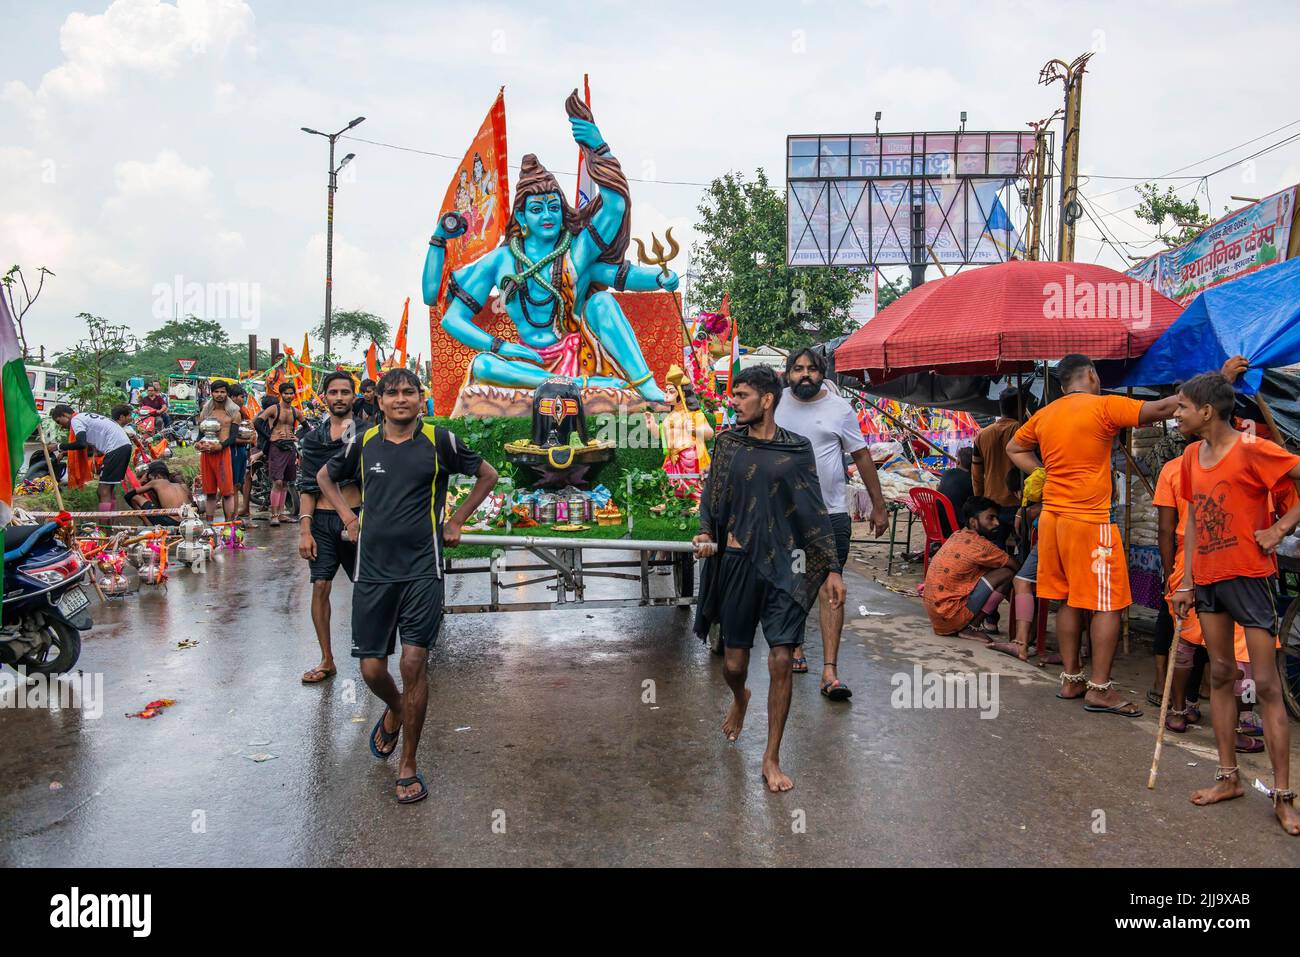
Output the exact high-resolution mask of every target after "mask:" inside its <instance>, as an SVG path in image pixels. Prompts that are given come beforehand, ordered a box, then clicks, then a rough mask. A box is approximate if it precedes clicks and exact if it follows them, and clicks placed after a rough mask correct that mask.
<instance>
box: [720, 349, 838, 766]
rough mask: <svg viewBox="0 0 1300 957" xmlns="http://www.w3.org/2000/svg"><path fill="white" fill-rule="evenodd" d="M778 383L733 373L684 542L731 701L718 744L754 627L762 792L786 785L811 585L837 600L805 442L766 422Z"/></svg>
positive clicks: (742, 702)
mask: <svg viewBox="0 0 1300 957" xmlns="http://www.w3.org/2000/svg"><path fill="white" fill-rule="evenodd" d="M781 388H782V386H781V380H780V379H779V378H777V375H776V373H775V372H773V371H772V369H770V368H769V367H767V366H754V367H752V368H749V369H745V370H743V371H741V372H740V373H738V374H737V376H736V381H735V382H734V383H732V387H731V395H732V405H733V407H734V408H735V411H736V426H737V427H736V428H734V429H731V430H730V431H727V432H723V433H722V434H721V435H719V436H718V440H717V444H716V445H715V447H714V451H713V465H712V467H711V468H710V470H709V478H708V481H707V482H706V483H705V486H704V494H703V498H702V500H701V502H700V534H699V535H696V536H695V539H694V541H695V551H696V554H697V555H699V556H701V557H705V558H707V561H706V562H705V564H704V570H703V573H702V574H701V577H700V602H699V607H698V611H697V613H696V618H695V631H696V634H698V635H700V636H701V637H704V636H706V635H707V634H708V631H709V627H710V626H711V625H712V624H713V623H714V622H717V623H718V624H719V626H720V628H721V632H722V640H723V645H724V646H725V648H724V654H725V658H724V662H725V663H724V668H723V674H724V675H725V676H726V679H727V686H728V687H729V688H731V693H732V695H733V696H734V698H735V700H734V701H733V703H732V705H731V708H730V710H728V712H727V717H726V720H725V721H724V722H723V724H722V733H723V734H725V735H726V736H727V740H728V741H735V740H736V739H737V738H738V737H739V736H740V731H741V727H742V726H743V725H744V722H745V710H746V708H747V707H748V706H749V691H748V689H746V687H745V679H746V677H747V676H748V674H749V652H750V649H751V648H753V646H754V632H755V629H756V628H757V627H758V625H759V624H762V626H763V637H764V638H765V639H766V640H767V644H768V648H769V651H768V658H767V670H768V675H769V681H770V683H769V686H768V693H767V749H766V750H765V751H764V752H763V780H764V782H765V783H766V784H767V787H768V790H771V791H788V790H790V789H791V788H792V787H794V781H793V780H791V778H790V777H789V776H788V775H787V774H785V773H784V772H783V771H782V770H781V765H780V751H781V735H782V733H783V732H784V731H785V720H786V716H787V715H788V714H789V713H790V686H791V674H792V671H791V662H792V659H793V656H794V651H795V649H796V648H797V647H798V646H799V645H802V644H803V633H804V622H805V621H806V620H807V617H808V611H809V609H811V608H812V607H813V605H815V604H816V602H817V595H818V592H819V590H824V592H825V595H826V598H827V600H828V602H829V603H830V604H831V606H832V607H835V608H839V607H840V606H842V605H843V604H844V580H843V579H842V578H841V577H840V573H839V567H840V566H839V562H838V561H837V560H836V554H835V533H834V530H833V529H832V527H831V520H830V516H829V515H828V514H827V512H826V505H825V503H824V502H823V501H822V493H821V483H820V482H819V481H818V478H817V460H816V457H815V456H814V454H813V450H812V445H811V444H810V443H809V442H808V440H807V439H806V438H804V437H803V436H801V435H796V434H794V433H793V432H787V431H786V430H785V429H782V428H779V427H778V426H777V424H776V421H775V420H774V419H773V413H774V412H775V411H776V406H777V403H778V402H780V401H781ZM718 543H722V544H723V546H724V547H723V549H722V550H721V552H719V548H718Z"/></svg>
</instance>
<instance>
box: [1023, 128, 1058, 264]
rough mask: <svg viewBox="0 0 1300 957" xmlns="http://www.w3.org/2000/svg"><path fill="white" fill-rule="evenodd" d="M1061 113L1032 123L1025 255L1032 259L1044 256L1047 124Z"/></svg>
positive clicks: (1026, 205) (1026, 204)
mask: <svg viewBox="0 0 1300 957" xmlns="http://www.w3.org/2000/svg"><path fill="white" fill-rule="evenodd" d="M1058 115H1060V110H1057V111H1056V113H1053V114H1052V115H1051V116H1049V117H1048V118H1047V119H1045V120H1041V121H1039V122H1037V123H1034V124H1032V126H1033V128H1034V152H1033V155H1032V156H1031V157H1030V160H1029V195H1028V202H1026V203H1025V207H1026V208H1027V209H1028V211H1029V243H1028V248H1027V249H1026V251H1025V255H1026V257H1027V258H1028V259H1030V260H1034V261H1036V260H1038V259H1041V258H1042V254H1043V249H1042V243H1043V212H1044V209H1043V200H1044V198H1045V196H1046V185H1047V175H1048V169H1047V126H1048V124H1049V123H1051V122H1052V120H1054V119H1056V117H1057V116H1058Z"/></svg>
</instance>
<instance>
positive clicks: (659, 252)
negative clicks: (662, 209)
mask: <svg viewBox="0 0 1300 957" xmlns="http://www.w3.org/2000/svg"><path fill="white" fill-rule="evenodd" d="M664 238H665V239H667V240H668V250H669V252H668V253H667V254H666V255H665V253H664V246H663V243H661V242H659V237H658V236H656V235H655V234H654V233H651V234H650V249H651V251H652V252H653V253H654V256H653V258H652V257H650V256H647V255H646V254H645V243H643V242H641V240H639V239H633V240H632V242H634V243H636V258H637V262H639V263H641V264H642V265H645V266H658V267H659V268H660V269H662V270H663V274H664V275H665V276H666V275H668V264H669V263H670V262H672V261H673V260H674V259H676V258H677V254H678V253H679V252H681V247H679V246H678V245H677V240H675V239H673V228H672V227H671V226H669V227H668V232H666V233H664Z"/></svg>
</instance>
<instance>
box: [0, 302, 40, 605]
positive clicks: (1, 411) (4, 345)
mask: <svg viewBox="0 0 1300 957" xmlns="http://www.w3.org/2000/svg"><path fill="white" fill-rule="evenodd" d="M5 300H6V297H5V296H2V295H0V371H2V376H0V389H3V403H0V416H4V432H5V444H4V445H3V446H0V456H3V457H4V461H3V462H0V525H8V524H9V520H10V519H11V518H12V517H13V506H14V479H15V478H16V477H17V476H18V468H19V466H20V465H21V464H22V461H23V443H25V442H26V441H27V437H28V436H29V435H31V434H32V433H33V432H34V431H36V427H37V426H38V425H40V424H41V416H40V413H38V412H37V411H36V400H35V399H33V398H32V386H31V383H30V382H28V381H27V367H26V366H25V365H24V364H23V348H22V346H21V345H20V344H19V342H18V330H17V329H16V328H15V326H14V319H13V316H12V315H10V314H9V304H8V302H6V301H5ZM0 587H2V586H0Z"/></svg>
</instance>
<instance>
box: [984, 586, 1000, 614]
mask: <svg viewBox="0 0 1300 957" xmlns="http://www.w3.org/2000/svg"><path fill="white" fill-rule="evenodd" d="M1005 597H1006V596H1005V595H1004V594H1002V592H1000V591H995V592H994V593H993V594H991V595H989V597H988V600H987V601H986V602H984V607H983V608H982V609H981V611H983V612H984V614H986V615H991V614H993V612H995V611H997V610H998V605H1000V604H1002V599H1003V598H1005Z"/></svg>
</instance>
